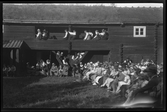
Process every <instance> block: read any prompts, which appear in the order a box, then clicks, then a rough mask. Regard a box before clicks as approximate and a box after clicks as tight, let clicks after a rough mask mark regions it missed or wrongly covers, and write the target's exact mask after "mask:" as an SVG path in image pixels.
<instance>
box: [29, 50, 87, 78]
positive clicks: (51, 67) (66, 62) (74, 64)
mask: <svg viewBox="0 0 167 112" xmlns="http://www.w3.org/2000/svg"><path fill="white" fill-rule="evenodd" d="M53 53H54V54H55V57H58V58H59V60H60V63H58V64H56V63H55V62H52V63H51V60H50V59H47V60H46V61H44V60H42V59H41V60H40V61H39V62H37V63H36V65H35V66H30V63H29V62H27V73H28V74H32V75H34V74H35V75H45V76H60V77H62V76H69V75H68V74H69V69H70V68H71V71H72V76H74V77H75V75H76V73H77V72H78V71H77V70H78V64H81V63H82V62H80V60H81V59H82V57H83V55H84V54H85V52H78V53H76V54H74V55H71V56H70V57H68V56H66V55H64V54H63V52H60V51H57V52H55V51H53Z"/></svg>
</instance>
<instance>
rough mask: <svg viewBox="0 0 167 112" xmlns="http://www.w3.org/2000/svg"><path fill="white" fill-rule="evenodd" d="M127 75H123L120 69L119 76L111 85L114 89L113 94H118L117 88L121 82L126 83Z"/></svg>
mask: <svg viewBox="0 0 167 112" xmlns="http://www.w3.org/2000/svg"><path fill="white" fill-rule="evenodd" d="M124 78H125V75H124V74H123V73H122V69H118V75H117V76H116V78H115V79H114V81H113V83H112V84H111V87H112V89H113V91H112V92H113V93H116V87H117V85H118V82H119V81H124Z"/></svg>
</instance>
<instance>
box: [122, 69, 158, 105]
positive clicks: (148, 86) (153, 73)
mask: <svg viewBox="0 0 167 112" xmlns="http://www.w3.org/2000/svg"><path fill="white" fill-rule="evenodd" d="M143 73H144V74H145V75H147V76H148V79H149V80H148V82H146V81H145V83H144V84H143V85H142V86H143V87H141V88H139V89H136V90H134V91H133V92H132V93H131V94H130V95H129V97H128V99H127V100H126V101H125V103H124V105H126V104H129V103H130V102H131V101H132V100H133V99H134V98H135V97H136V96H137V95H139V94H140V95H141V94H143V93H144V92H146V91H147V92H148V94H149V93H150V92H152V91H153V88H154V87H156V86H157V85H158V83H159V78H158V77H157V69H156V67H149V68H147V69H146V70H144V71H143Z"/></svg>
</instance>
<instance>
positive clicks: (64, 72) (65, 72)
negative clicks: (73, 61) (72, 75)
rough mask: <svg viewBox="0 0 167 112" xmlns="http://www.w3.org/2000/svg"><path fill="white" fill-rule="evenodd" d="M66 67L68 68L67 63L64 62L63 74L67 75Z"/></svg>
mask: <svg viewBox="0 0 167 112" xmlns="http://www.w3.org/2000/svg"><path fill="white" fill-rule="evenodd" d="M68 69H69V67H68V65H67V64H65V65H64V66H63V76H68Z"/></svg>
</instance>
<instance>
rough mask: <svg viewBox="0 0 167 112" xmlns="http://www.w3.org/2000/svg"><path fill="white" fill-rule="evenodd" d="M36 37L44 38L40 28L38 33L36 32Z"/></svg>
mask: <svg viewBox="0 0 167 112" xmlns="http://www.w3.org/2000/svg"><path fill="white" fill-rule="evenodd" d="M36 38H37V39H39V40H41V39H42V33H41V30H40V29H37V34H36Z"/></svg>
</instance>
